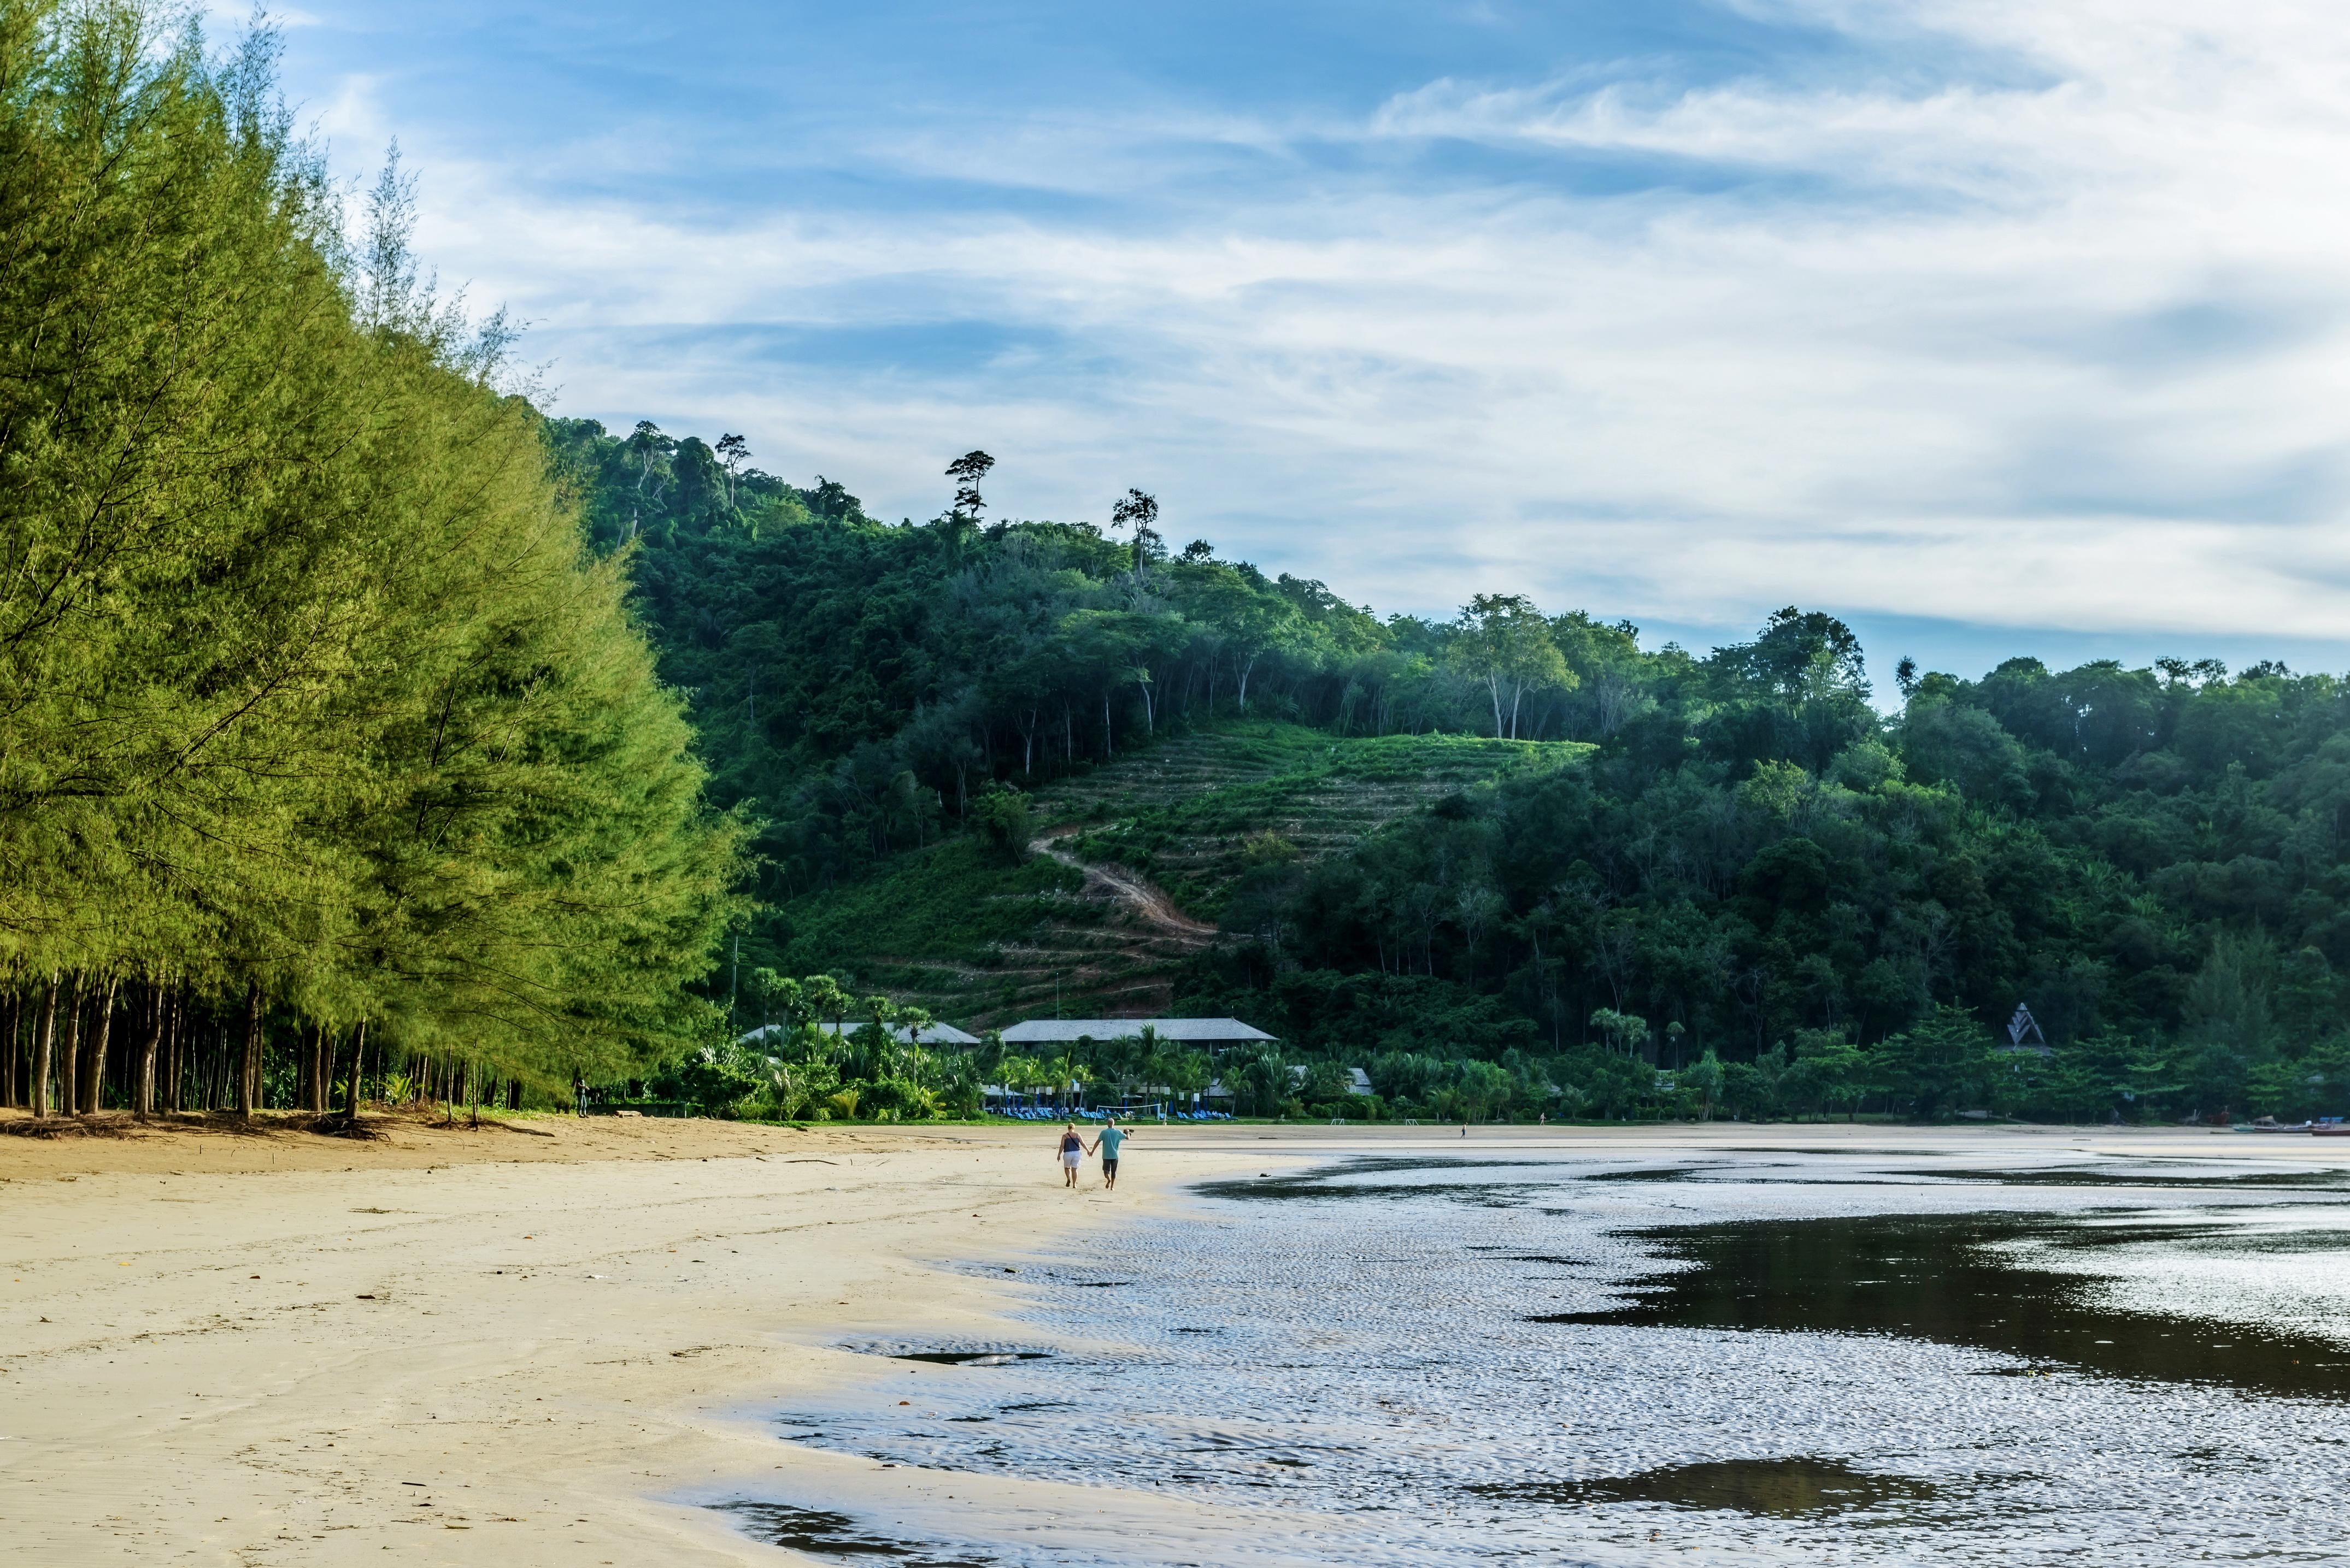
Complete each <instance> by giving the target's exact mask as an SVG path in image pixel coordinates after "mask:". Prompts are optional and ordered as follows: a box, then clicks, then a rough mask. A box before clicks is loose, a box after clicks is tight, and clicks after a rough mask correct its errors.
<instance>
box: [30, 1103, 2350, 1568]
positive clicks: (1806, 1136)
mask: <svg viewBox="0 0 2350 1568" xmlns="http://www.w3.org/2000/svg"><path fill="white" fill-rule="evenodd" d="M520 1125H521V1126H523V1127H527V1128H529V1129H530V1130H527V1131H525V1130H515V1129H512V1128H504V1127H489V1126H484V1127H483V1128H482V1129H480V1130H478V1131H469V1130H464V1129H463V1128H459V1129H442V1128H438V1127H401V1128H400V1129H398V1130H397V1131H395V1132H394V1133H393V1134H392V1135H391V1136H390V1137H384V1138H381V1139H379V1140H375V1141H370V1142H359V1143H353V1142H345V1141H341V1140H333V1139H323V1138H317V1137H310V1136H308V1135H304V1134H296V1133H292V1132H281V1133H271V1134H263V1135H245V1134H229V1133H224V1132H218V1131H211V1132H169V1133H146V1134H140V1135H137V1136H134V1137H124V1138H103V1139H64V1140H57V1141H48V1140H36V1139H30V1138H24V1137H0V1256H5V1259H6V1260H7V1262H6V1263H5V1266H0V1325H5V1328H0V1520H5V1521H6V1522H5V1540H6V1542H7V1553H6V1555H7V1556H8V1557H9V1558H10V1560H12V1561H17V1562H24V1563H40V1564H44V1565H57V1564H77V1563H121V1562H125V1561H130V1562H136V1563H182V1562H184V1563H238V1564H255V1565H258V1564H299V1563H377V1564H388V1563H475V1562H484V1561H495V1562H497V1563H500V1564H501V1568H534V1565H536V1564H548V1565H553V1564H563V1565H565V1568H572V1565H577V1564H587V1565H589V1568H594V1565H596V1564H600V1563H611V1564H614V1565H616V1568H619V1565H628V1568H635V1565H637V1564H642V1563H655V1562H658V1563H663V1564H665V1565H666V1564H677V1565H691V1564H701V1563H778V1562H785V1561H791V1560H793V1559H792V1557H791V1554H789V1553H787V1552H784V1551H783V1550H781V1549H779V1548H776V1547H773V1546H767V1545H764V1544H760V1543H757V1542H753V1541H752V1540H750V1539H748V1538H747V1537H746V1536H744V1535H743V1534H742V1533H740V1532H739V1531H738V1530H737V1528H736V1526H735V1523H734V1521H732V1520H730V1519H729V1518H728V1517H727V1516H725V1515H723V1514H720V1513H716V1512H713V1511H711V1510H710V1509H708V1508H707V1507H704V1506H702V1504H703V1503H704V1502H707V1501H711V1500H712V1499H714V1498H718V1497H723V1496H726V1495H767V1496H774V1495H779V1494H783V1493H786V1492H791V1491H794V1490H802V1489H799V1488H795V1486H794V1485H792V1484H791V1483H792V1482H793V1480H794V1479H795V1473H794V1472H797V1473H799V1474H802V1475H805V1477H806V1479H807V1480H809V1481H810V1482H811V1484H812V1486H814V1484H815V1483H817V1482H821V1485H820V1487H818V1488H816V1490H823V1491H826V1492H827V1493H829V1494H833V1495H838V1494H840V1493H842V1492H843V1491H844V1490H858V1491H865V1492H869V1493H871V1494H874V1495H877V1496H878V1495H880V1494H883V1493H889V1492H899V1493H909V1494H910V1493H917V1492H918V1493H920V1494H921V1495H922V1496H923V1497H924V1498H926V1499H930V1500H931V1501H934V1502H936V1503H937V1504H939V1505H940V1506H944V1507H950V1508H951V1507H955V1506H971V1505H972V1504H976V1503H980V1502H981V1500H982V1498H983V1497H984V1499H985V1501H984V1504H983V1511H986V1512H988V1513H989V1514H991V1515H993V1516H995V1517H997V1518H998V1519H1003V1518H1008V1517H1015V1516H1017V1515H1018V1514H1020V1513H1023V1512H1026V1513H1029V1514H1032V1515H1034V1516H1035V1517H1038V1518H1051V1519H1054V1520H1055V1521H1061V1522H1064V1523H1066V1521H1067V1520H1068V1519H1069V1517H1070V1516H1071V1515H1072V1514H1076V1513H1082V1512H1084V1511H1087V1510H1089V1509H1091V1508H1094V1507H1097V1506H1099V1504H1100V1502H1101V1501H1102V1500H1101V1496H1100V1493H1099V1492H1098V1491H1090V1492H1089V1491H1087V1490H1084V1489H1079V1488H1073V1487H1066V1488H1065V1487H1062V1486H1060V1485H1058V1484H1056V1483H1055V1481H1053V1480H1051V1479H1050V1478H1024V1479H1017V1480H1015V1479H1009V1478H1005V1479H989V1478H980V1477H972V1476H969V1475H955V1474H951V1473H944V1472H934V1473H926V1472H918V1471H909V1470H906V1469H896V1470H890V1471H886V1472H885V1470H884V1469H883V1467H881V1466H880V1465H879V1464H878V1463H877V1462H876V1461H872V1460H869V1459H864V1458H862V1457H860V1456H858V1455H855V1454H844V1453H819V1452H812V1451H810V1450H808V1449H801V1448H796V1447H787V1446H785V1445H784V1444H782V1443H780V1442H778V1441H777V1434H776V1432H775V1428H774V1426H773V1425H772V1418H773V1415H774V1412H775V1411H776V1410H777V1409H779V1408H781V1407H785V1406H787V1405H788V1404H789V1403H790V1402H791V1400H792V1399H793V1398H795V1397H803V1396H805V1395H806V1394H807V1393H808V1392H810V1391H811V1390H814V1389H817V1388H821V1387H824V1386H830V1385H833V1384H835V1383H837V1382H838V1381H840V1380H842V1379H845V1378H860V1379H870V1378H871V1377H872V1376H875V1373H876V1364H875V1361H874V1359H873V1358H872V1357H869V1356H864V1355H855V1354H852V1353H850V1352H847V1351H845V1350H843V1349H840V1348H837V1346H838V1345H841V1344H842V1343H843V1342H845V1341H848V1340H853V1339H856V1338H859V1337H893V1338H908V1339H912V1338H925V1339H930V1340H936V1341H984V1340H988V1339H991V1338H994V1337H999V1336H1000V1335H1001V1334H1002V1332H1003V1324H1002V1321H1001V1319H1000V1317H999V1316H998V1314H999V1313H1000V1312H1001V1310H1002V1309H1003V1306H1004V1305H1005V1304H1006V1303H1007V1302H1008V1301H1010V1300H1012V1299H1014V1296H1015V1295H1016V1293H1017V1292H1018V1290H1019V1288H1020V1285H1019V1276H1018V1275H1017V1274H1016V1273H1005V1272H1001V1271H1003V1270H1004V1269H1012V1270H1017V1269H1019V1268H1021V1267H1022V1265H1023V1261H1024V1259H1025V1258H1027V1257H1028V1256H1029V1255H1030V1253H1031V1252H1032V1251H1034V1250H1035V1249H1038V1248H1042V1247H1045V1246H1065V1245H1066V1244H1068V1243H1069V1242H1070V1241H1073V1240H1075V1239H1076V1238H1077V1236H1078V1234H1079V1233H1080V1232H1081V1231H1082V1230H1083V1229H1084V1228H1086V1227H1089V1226H1099V1225H1103V1224H1105V1223H1112V1222H1115V1221H1116V1220H1118V1219H1119V1218H1120V1217H1121V1216H1124V1215H1128V1214H1134V1213H1139V1212H1145V1211H1149V1210H1163V1209H1164V1208H1165V1207H1166V1206H1167V1204H1168V1200H1169V1199H1171V1198H1173V1197H1176V1196H1178V1195H1179V1189H1180V1187H1181V1186H1182V1184H1184V1183H1188V1182H1191V1181H1195V1180H1201V1179H1213V1178H1218V1177H1227V1176H1232V1175H1246V1176H1251V1177H1253V1176H1254V1175H1255V1174H1256V1173H1257V1172H1258V1171H1260V1170H1262V1171H1265V1172H1274V1173H1281V1172H1289V1171H1295V1170H1299V1169H1302V1168H1305V1167H1306V1166H1308V1165H1310V1164H1313V1163H1316V1162H1319V1161H1322V1160H1326V1159H1329V1158H1338V1157H1341V1156H1344V1155H1347V1154H1351V1153H1358V1152H1382V1153H1404V1152H1410V1151H1425V1152H1429V1153H1433V1154H1440V1155H1446V1156H1461V1155H1474V1154H1477V1153H1481V1152H1494V1151H1497V1150H1499V1149H1502V1148H1506V1147H1528V1146H1540V1147H1558V1148H1585V1149H1591V1150H1595V1151H1598V1150H1606V1151H1609V1152H1618V1151H1620V1152H1625V1153H1668V1152H1670V1151H1675V1150H1698V1149H1705V1148H1731V1147H1785V1148H1788V1149H1791V1150H1794V1149H1821V1150H1828V1149H1835V1148H1857V1147H1867V1148H1876V1149H1886V1148H1895V1147H1898V1148H1901V1149H1904V1150H1908V1149H1911V1148H1914V1149H1916V1150H1917V1151H1918V1152H1919V1153H1921V1154H1924V1153H1929V1152H1939V1153H1944V1154H1948V1153H1950V1152H1954V1151H1957V1150H1960V1149H1963V1150H1965V1151H1967V1152H1969V1153H1970V1154H1975V1153H1980V1155H1981V1158H1984V1159H1985V1160H1986V1161H1991V1160H2000V1159H2006V1158H2018V1157H2022V1158H2046V1157H2051V1156H2058V1155H2063V1154H2065V1153H2067V1152H2069V1151H2072V1150H2074V1149H2088V1150H2094V1151H2098V1152H2105V1153H2111V1154H2117V1155H2138V1156H2149V1155H2153V1156H2161V1157H2164V1158H2213V1159H2242V1158H2248V1157H2253V1156H2257V1157H2258V1158H2262V1159H2264V1160H2279V1159H2282V1160H2289V1161H2293V1162H2296V1163H2298V1162H2300V1161H2303V1160H2306V1161H2308V1162H2309V1163H2310V1164H2312V1165H2313V1166H2316V1165H2322V1164H2329V1163H2338V1162H2339V1160H2340V1158H2341V1150H2340V1146H2339V1145H2338V1144H2337V1143H2334V1141H2332V1140H2324V1139H2312V1138H2306V1137H2302V1138H2293V1137H2250V1136H2245V1135H2213V1134H2210V1133H2205V1132H2199V1131H2152V1132H2137V1131H2132V1132H2123V1131H2119V1130H2114V1131H2104V1130H2098V1131H2085V1130H2080V1129H2062V1128H2057V1129H2017V1128H1962V1129H1952V1130H1939V1131H1930V1132H1909V1131H1902V1130H1897V1129H1887V1128H1883V1127H1839V1126H1810V1127H1787V1126H1781V1127H1737V1126H1719V1125H1717V1126H1715V1127H1705V1128H1690V1127H1665V1128H1628V1127H1627V1128H1550V1129H1543V1130H1537V1129H1534V1128H1525V1127H1520V1128H1488V1129H1477V1130H1474V1131H1472V1132H1471V1136H1470V1137H1468V1138H1466V1139H1462V1138H1461V1137H1459V1136H1458V1132H1457V1129H1455V1128H1449V1127H1389V1128H1378V1129H1364V1128H1345V1127H1327V1128H1325V1127H1304V1128H1295V1129H1279V1130H1274V1129H1264V1128H1257V1127H1217V1128H1202V1129H1192V1128H1180V1129H1178V1128H1169V1129H1160V1128H1158V1127H1146V1128H1145V1129H1143V1131H1142V1132H1141V1133H1140V1134H1139V1136H1138V1137H1137V1138H1136V1139H1135V1142H1134V1143H1133V1144H1132V1145H1130V1146H1129V1152H1128V1173H1127V1177H1126V1179H1125V1181H1124V1183H1123V1184H1122V1186H1121V1188H1120V1189H1119V1190H1118V1192H1117V1193H1116V1194H1105V1193H1104V1192H1102V1191H1101V1190H1100V1185H1099V1180H1098V1178H1097V1175H1095V1174H1094V1172H1095V1170H1096V1167H1094V1166H1093V1165H1092V1164H1091V1163H1090V1162H1089V1163H1088V1167H1087V1179H1086V1183H1085V1186H1084V1188H1083V1189H1081V1190H1080V1191H1079V1192H1078V1193H1077V1194H1076V1195H1074V1196H1072V1195H1071V1194H1069V1193H1067V1192H1066V1191H1064V1190H1062V1189H1061V1187H1060V1183H1059V1175H1058V1172H1057V1169H1056V1168H1055V1167H1054V1165H1053V1162H1052V1156H1051V1147H1050V1143H1051V1137H1050V1131H1049V1129H1048V1128H1044V1127H1017V1128H1000V1129H999V1128H940V1129H934V1130H933V1129H910V1128H909V1129H860V1130H839V1131H810V1132H805V1133H801V1132H793V1131H790V1130H788V1129H776V1128H758V1127H733V1126H726V1125H723V1124H707V1123H669V1122H655V1121H646V1122H628V1121H616V1120H609V1119H598V1120H594V1121H591V1122H588V1123H586V1124H579V1123H574V1122H570V1121H568V1120H566V1119H561V1118H548V1119H545V1120H529V1121H525V1122H524V1123H522V1124H520ZM541 1135H545V1136H541ZM942 1263H951V1264H954V1265H958V1266H955V1267H947V1268H941V1267H940V1266H939V1265H940V1264H942ZM975 1263H983V1264H985V1265H987V1267H986V1268H984V1269H983V1268H979V1267H972V1266H970V1265H972V1264H975ZM925 1370H927V1369H924V1368H920V1367H912V1368H909V1369H908V1371H907V1372H906V1374H905V1376H909V1377H918V1376H921V1375H922V1374H923V1372H924V1371H925ZM894 1375H895V1374H892V1376H894ZM920 1386H921V1385H920V1384H918V1383H915V1384H910V1385H909V1387H910V1389H919V1388H920ZM779 1472H780V1473H779ZM817 1472H821V1474H820V1475H819V1474H818V1473H817ZM958 1493H960V1494H961V1497H960V1499H958V1497H957V1494H958ZM1202 1544H1203V1546H1206V1545H1209V1544H1211V1543H1209V1542H1202Z"/></svg>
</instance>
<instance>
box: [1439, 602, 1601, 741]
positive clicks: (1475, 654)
mask: <svg viewBox="0 0 2350 1568" xmlns="http://www.w3.org/2000/svg"><path fill="white" fill-rule="evenodd" d="M1454 625H1455V627H1456V628H1458V637H1457V639H1456V640H1455V642H1454V643H1453V657H1454V659H1457V660H1458V661H1459V663H1460V665H1461V668H1462V669H1463V670H1466V671H1468V673H1469V674H1471V676H1473V677H1475V678H1476V679H1477V680H1480V681H1482V682H1483V684H1484V686H1485V690H1486V693H1487V695H1488V696H1489V697H1490V698H1491V699H1492V707H1493V738H1494V739H1496V740H1502V739H1505V738H1506V739H1509V740H1515V739H1517V736H1518V711H1519V709H1520V707H1521V706H1522V704H1523V702H1524V700H1525V695H1526V693H1527V692H1529V691H1546V690H1572V689H1573V688H1574V687H1575V684H1576V680H1575V671H1574V670H1570V669H1568V668H1567V664H1566V659H1565V656H1564V655H1563V654H1561V653H1560V652H1559V650H1558V644H1557V643H1556V642H1555V640H1554V639H1552V636H1551V626H1550V622H1549V621H1548V620H1546V619H1544V617H1543V613H1542V611H1540V610H1538V609H1536V608H1535V607H1534V601H1533V600H1532V599H1529V598H1527V597H1525V596H1524V595H1523V594H1479V595H1477V596H1476V597H1473V598H1471V600H1470V601H1469V604H1468V606H1467V607H1465V608H1464V609H1462V610H1461V618H1460V619H1459V620H1458V621H1456V622H1455V623H1454Z"/></svg>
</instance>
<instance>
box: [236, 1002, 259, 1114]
mask: <svg viewBox="0 0 2350 1568" xmlns="http://www.w3.org/2000/svg"><path fill="white" fill-rule="evenodd" d="M260 1101H261V981H258V980H249V981H245V984H244V1059H243V1060H242V1061H241V1062H240V1063H239V1064H237V1075H236V1114H237V1115H238V1116H251V1115H253V1113H254V1111H255V1108H256V1107H257V1106H259V1104H260Z"/></svg>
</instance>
